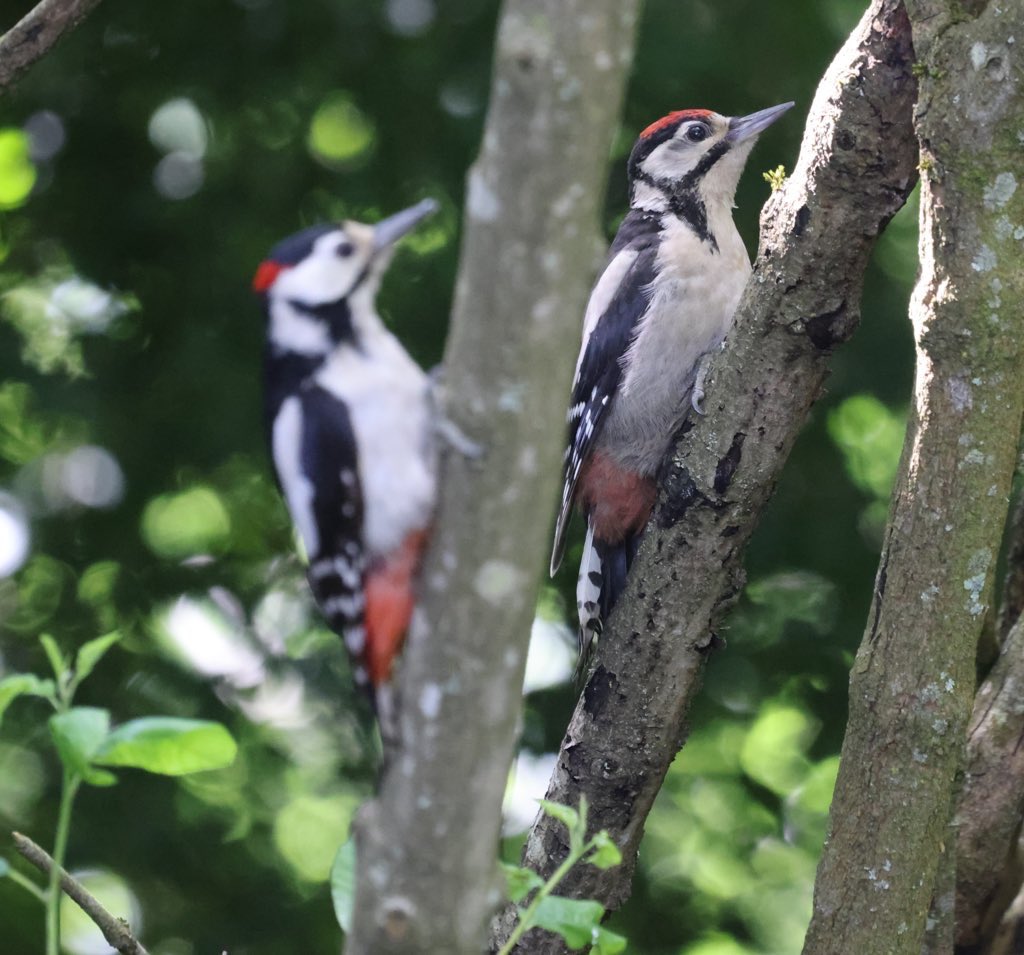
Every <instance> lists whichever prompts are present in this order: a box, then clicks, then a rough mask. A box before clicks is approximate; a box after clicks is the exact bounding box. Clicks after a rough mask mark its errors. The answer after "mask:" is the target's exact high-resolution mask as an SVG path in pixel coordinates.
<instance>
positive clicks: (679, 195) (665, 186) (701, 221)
mask: <svg viewBox="0 0 1024 955" xmlns="http://www.w3.org/2000/svg"><path fill="white" fill-rule="evenodd" d="M727 148H728V147H727ZM710 153H711V151H709V153H708V155H710ZM723 154H724V153H723ZM704 158H705V159H706V158H707V157H706V156H705V157H704ZM717 158H718V157H716V159H717ZM713 164H714V163H713V162H712V163H711V165H713ZM711 165H709V166H708V168H709V169H710V168H711ZM688 178H689V177H687V178H686V179H683V180H681V181H679V182H671V181H670V180H665V179H660V180H658V179H655V178H654V177H653V176H651V175H648V174H647V173H646V172H643V171H642V170H640V171H639V172H638V173H637V175H636V177H635V178H634V180H633V185H634V186H635V184H636V183H637V182H642V183H645V184H646V185H648V186H651V187H653V188H654V189H657V190H658V192H660V193H661V194H662V195H663V196H664V197H665V200H666V201H667V202H668V205H669V209H671V210H672V214H673V215H675V216H676V217H678V218H679V219H682V220H683V222H685V223H686V224H687V225H688V226H689V227H690V228H691V229H693V231H694V232H695V233H696V235H697V238H698V239H700V240H701V241H702V242H707V243H708V244H709V245H710V246H711V251H712V252H717V251H718V242H717V241H716V240H715V237H714V235H712V234H711V230H710V229H709V228H708V213H707V209H706V208H705V207H704V200H703V199H701V197H700V193H699V192H698V191H697V189H696V186H689V187H687V186H686V185H685V183H686V182H687V179H688ZM630 199H632V196H630Z"/></svg>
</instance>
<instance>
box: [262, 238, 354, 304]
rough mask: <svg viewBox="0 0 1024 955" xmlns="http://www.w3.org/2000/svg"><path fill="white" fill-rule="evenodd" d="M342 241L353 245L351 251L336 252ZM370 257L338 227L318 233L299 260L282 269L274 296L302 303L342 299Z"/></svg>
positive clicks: (274, 287) (275, 286) (275, 284)
mask: <svg viewBox="0 0 1024 955" xmlns="http://www.w3.org/2000/svg"><path fill="white" fill-rule="evenodd" d="M342 243H348V245H350V246H352V250H353V251H352V254H351V255H349V256H346V257H343V256H340V255H339V254H338V247H339V246H340V245H341V244H342ZM369 259H370V250H369V247H368V246H364V245H357V244H355V243H353V242H351V241H350V240H349V239H348V237H347V236H346V235H345V233H344V232H342V231H341V230H340V229H336V230H335V231H333V232H328V233H327V234H326V235H322V236H320V238H319V239H317V240H316V242H314V243H313V248H312V249H311V250H310V253H309V255H307V256H306V257H305V258H304V259H303V260H302V261H301V262H299V263H297V264H296V265H293V266H292V267H291V268H289V269H285V270H284V271H283V272H281V274H280V275H279V276H278V277H277V281H276V282H274V285H273V287H272V290H271V291H272V293H273V296H274V298H277V299H279V300H287V301H293V302H299V303H301V304H303V305H323V304H325V303H327V302H336V301H337V300H338V299H340V298H344V297H345V296H346V295H348V294H349V292H351V291H352V287H353V286H354V285H355V284H356V282H357V280H358V279H359V277H360V276H361V275H362V274H363V272H364V271H365V270H366V266H367V264H368V262H369Z"/></svg>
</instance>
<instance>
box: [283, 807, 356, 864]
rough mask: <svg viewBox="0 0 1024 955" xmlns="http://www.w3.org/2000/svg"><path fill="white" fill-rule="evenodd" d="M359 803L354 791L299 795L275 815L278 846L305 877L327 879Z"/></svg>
mask: <svg viewBox="0 0 1024 955" xmlns="http://www.w3.org/2000/svg"><path fill="white" fill-rule="evenodd" d="M358 805H359V803H358V799H357V797H356V796H355V794H354V793H352V792H344V793H339V794H338V795H335V796H309V795H301V796H296V797H295V798H294V799H292V800H291V801H290V802H288V803H286V804H285V805H284V806H283V807H282V808H281V809H280V811H279V812H278V813H277V815H276V816H275V817H274V845H275V846H276V847H277V850H278V852H280V853H281V855H282V856H283V857H284V859H286V860H287V861H288V863H289V864H290V865H291V867H292V868H293V869H294V870H295V873H296V874H297V875H299V876H300V877H301V878H302V879H304V880H305V881H307V882H323V881H324V880H325V879H326V878H327V877H328V876H329V874H330V871H331V866H332V865H333V863H334V857H335V855H336V853H335V850H334V847H335V846H336V845H338V844H339V843H341V842H342V841H343V840H344V839H345V837H346V835H347V833H348V831H349V827H350V825H351V823H352V816H353V814H354V813H355V810H356V808H357V807H358Z"/></svg>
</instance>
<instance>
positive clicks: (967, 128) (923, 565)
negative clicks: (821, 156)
mask: <svg viewBox="0 0 1024 955" xmlns="http://www.w3.org/2000/svg"><path fill="white" fill-rule="evenodd" d="M908 10H909V12H910V16H911V20H912V23H913V30H914V44H915V48H916V51H917V55H918V60H919V63H920V67H919V69H918V73H919V75H920V78H921V97H920V102H919V104H918V108H917V111H916V116H915V122H916V127H917V134H918V138H919V141H920V148H921V170H922V196H921V267H922V273H921V276H920V279H919V282H918V286H917V290H916V292H915V295H914V300H913V303H912V307H911V318H912V320H913V324H914V329H915V333H916V338H917V381H916V387H915V397H914V409H913V416H912V419H911V422H910V425H909V428H908V433H907V441H906V445H905V448H904V453H903V462H902V467H901V474H900V477H899V480H898V483H897V488H896V492H895V495H894V499H893V505H892V509H891V514H890V523H889V527H888V531H887V535H886V540H885V546H884V550H883V553H882V558H881V565H880V567H879V571H878V577H877V580H876V584H875V602H874V607H873V609H872V613H871V616H870V619H869V621H868V626H867V630H866V633H865V636H864V642H863V643H862V645H861V648H860V651H859V652H858V654H857V658H856V661H855V663H854V668H853V674H852V677H851V683H850V721H849V726H848V729H847V735H846V740H845V742H844V744H843V753H842V764H841V768H840V772H839V779H838V782H837V785H836V793H835V797H834V800H833V804H832V828H831V834H830V836H829V839H828V842H827V844H826V848H825V854H824V857H823V859H822V862H821V866H820V868H819V870H818V880H817V884H816V889H815V903H814V916H813V919H812V921H811V926H810V929H809V932H808V937H807V943H806V947H805V949H804V951H805V953H807V955H817V953H826V952H828V953H834V952H858V953H861V955H870V953H875V952H877V953H883V952H884V953H886V955H890V953H904V952H905V953H913V955H918V953H919V952H920V951H921V943H922V937H923V934H924V930H925V919H926V916H927V914H928V911H929V905H930V902H931V899H932V894H933V887H934V885H935V876H936V870H937V865H938V860H939V856H940V852H941V849H942V846H943V844H944V842H945V841H946V840H947V839H948V838H949V836H948V828H947V824H948V821H949V811H950V808H949V807H950V798H951V794H952V790H953V785H954V777H955V776H956V774H957V772H958V771H959V770H960V769H961V767H962V765H963V746H964V738H965V736H964V734H965V731H966V729H967V723H968V718H969V716H970V713H971V706H972V700H973V697H974V682H975V673H974V662H975V649H976V645H977V640H978V637H979V634H980V633H981V629H982V625H983V622H984V619H985V612H986V609H987V606H988V603H989V600H990V595H991V591H992V580H993V577H994V571H995V563H996V557H997V555H998V552H999V543H1000V539H1001V536H1002V530H1003V523H1004V520H1005V517H1006V510H1007V496H1008V492H1009V486H1010V480H1011V477H1012V475H1013V470H1014V464H1015V461H1016V455H1017V440H1018V436H1019V434H1020V425H1021V412H1022V408H1024V377H1022V376H1021V366H1020V360H1021V338H1022V334H1024V272H1022V270H1021V266H1020V262H1021V237H1022V236H1024V226H1022V225H1021V224H1022V223H1024V194H1022V193H1021V192H1020V191H1018V190H1017V181H1018V176H1019V175H1020V172H1021V155H1022V146H1021V140H1020V138H1019V134H1020V131H1021V130H1024V96H1022V95H1021V94H1022V86H1021V83H1022V73H1021V65H1020V60H1019V56H1018V54H1017V52H1016V45H1015V44H1016V38H1020V37H1022V36H1024V7H1022V5H1021V4H1019V3H1018V4H1001V3H996V2H988V3H985V2H974V3H971V4H968V5H966V6H965V5H963V4H959V3H953V2H946V0H910V2H908ZM1015 234H1016V235H1017V237H1016V238H1015ZM1005 848H1006V847H1005V845H1004V846H1003V847H1002V852H1005ZM1000 861H1001V860H1000V859H990V860H989V864H991V865H998V864H999V862H1000Z"/></svg>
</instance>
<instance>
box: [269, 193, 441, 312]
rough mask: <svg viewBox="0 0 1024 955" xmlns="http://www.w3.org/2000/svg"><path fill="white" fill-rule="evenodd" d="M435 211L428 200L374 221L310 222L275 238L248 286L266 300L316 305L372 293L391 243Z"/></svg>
mask: <svg viewBox="0 0 1024 955" xmlns="http://www.w3.org/2000/svg"><path fill="white" fill-rule="evenodd" d="M436 210H437V203H436V202H435V201H434V200H433V199H424V200H423V201H422V202H418V203H417V204H416V205H414V206H410V207H409V208H408V209H403V210H402V211H401V212H396V213H395V214H394V215H393V216H389V217H388V218H386V219H382V220H381V221H380V222H378V223H377V224H376V225H365V224H364V223H362V222H353V221H346V222H342V223H340V224H324V225H315V226H310V227H309V228H308V229H303V230H302V231H301V232H296V233H295V235H292V236H289V237H288V238H287V239H285V240H283V241H282V242H279V243H278V244H277V245H275V246H274V248H273V249H271V250H270V255H269V256H268V257H267V258H266V259H265V260H264V261H263V262H261V263H260V266H259V268H258V269H257V270H256V274H255V276H254V277H253V280H252V287H253V290H254V291H255V292H257V293H259V294H261V295H265V296H266V297H267V298H268V299H269V300H271V301H273V300H285V301H288V302H290V303H291V304H292V305H295V306H298V307H304V308H307V309H312V308H319V307H322V306H326V305H330V304H331V303H334V302H339V301H341V300H343V299H346V298H349V297H351V296H352V295H353V294H354V293H355V292H356V291H366V292H368V293H369V295H370V296H371V297H372V296H373V295H374V294H375V293H376V290H377V287H378V285H379V284H380V279H381V276H383V274H384V272H385V270H386V269H387V267H388V263H389V262H390V261H391V255H392V252H393V251H394V247H395V243H396V242H398V240H399V239H400V238H401V237H402V236H404V235H405V234H406V233H407V232H409V231H410V230H412V229H413V228H414V227H415V226H416V225H417V224H418V223H419V222H420V220H422V219H424V218H425V217H426V216H428V215H430V214H431V213H433V212H435V211H436Z"/></svg>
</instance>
